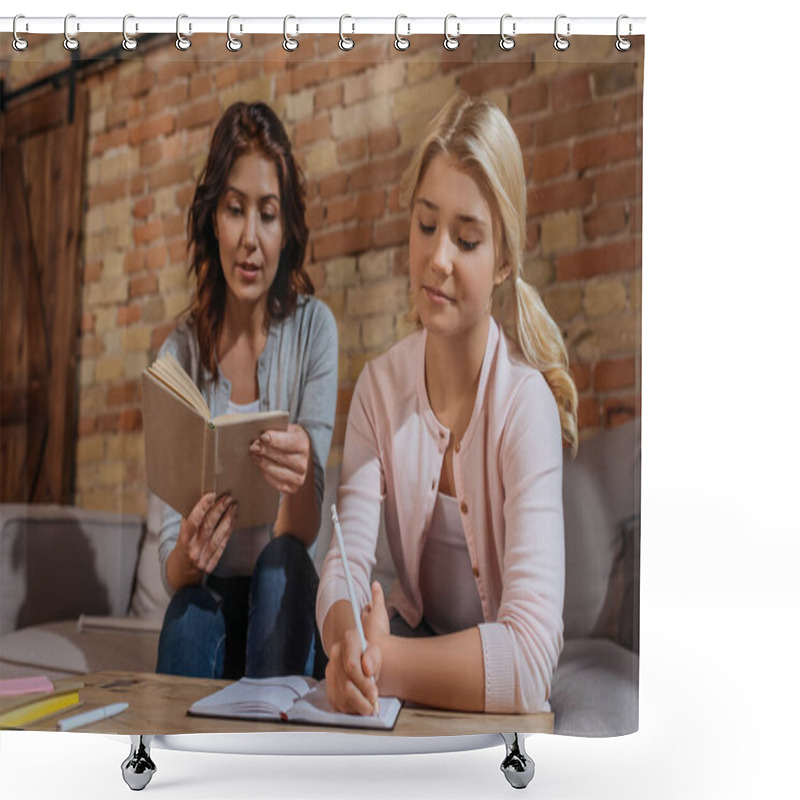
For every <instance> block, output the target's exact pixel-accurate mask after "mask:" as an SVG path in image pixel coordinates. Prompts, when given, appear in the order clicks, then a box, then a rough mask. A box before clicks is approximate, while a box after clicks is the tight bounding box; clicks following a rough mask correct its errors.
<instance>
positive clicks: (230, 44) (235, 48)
mask: <svg viewBox="0 0 800 800" xmlns="http://www.w3.org/2000/svg"><path fill="white" fill-rule="evenodd" d="M235 19H239V17H237V16H236V15H235V14H231V16H229V17H228V41H227V43H226V44H225V47H227V48H228V50H230V51H231V53H237V52H239V50H241V49H242V44H243V42H242V40H241V39H237V38H236V37H235V36H234V35H233V34H232V33H231V22H233V20H235ZM239 30H240V31H241V28H239Z"/></svg>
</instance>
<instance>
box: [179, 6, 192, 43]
mask: <svg viewBox="0 0 800 800" xmlns="http://www.w3.org/2000/svg"><path fill="white" fill-rule="evenodd" d="M188 17H189V15H188V14H178V18H177V19H176V20H175V35H176V36H177V37H178V38H177V39H175V47H177V48H178V50H188V49H189V48H190V47H191V46H192V40H191V39H187V38H186V37H185V36H184V35H183V34H182V33H181V20H182V19H188ZM191 31H192V23H191V22H190V23H189V32H190V33H191Z"/></svg>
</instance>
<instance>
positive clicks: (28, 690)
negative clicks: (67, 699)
mask: <svg viewBox="0 0 800 800" xmlns="http://www.w3.org/2000/svg"><path fill="white" fill-rule="evenodd" d="M52 691H53V683H52V681H51V680H50V678H46V677H45V676H44V675H37V676H36V677H34V678H6V679H5V680H2V681H0V697H11V696H12V695H15V694H33V693H34V692H52Z"/></svg>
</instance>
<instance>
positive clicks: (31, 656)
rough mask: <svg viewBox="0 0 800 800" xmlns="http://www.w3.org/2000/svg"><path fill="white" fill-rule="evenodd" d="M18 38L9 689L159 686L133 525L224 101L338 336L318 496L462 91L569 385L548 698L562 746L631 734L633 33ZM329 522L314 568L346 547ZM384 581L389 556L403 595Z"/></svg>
mask: <svg viewBox="0 0 800 800" xmlns="http://www.w3.org/2000/svg"><path fill="white" fill-rule="evenodd" d="M30 38H31V42H30V45H29V47H28V49H27V50H26V51H20V52H16V51H15V50H14V49H13V48H12V46H11V36H10V35H5V34H4V35H3V36H2V38H0V48H1V49H2V54H1V55H0V71H1V72H2V79H3V89H2V92H3V95H2V201H1V202H2V207H1V208H0V219H1V220H2V262H1V267H2V294H0V298H1V299H2V334H1V335H2V362H1V363H0V366H1V367H2V375H1V376H0V380H1V381H2V383H1V385H0V388H2V399H3V406H2V431H1V433H2V497H0V500H1V501H2V505H1V506H0V508H2V519H1V520H0V522H1V523H2V549H0V557H1V558H2V563H1V564H0V567H1V568H2V577H3V580H2V592H3V604H2V631H0V634H2V645H1V646H0V677H2V678H3V679H14V678H20V677H46V678H49V679H51V680H53V681H55V682H56V683H57V682H58V681H68V682H69V681H80V677H81V676H82V675H84V674H87V673H89V674H91V673H97V672H102V671H108V670H126V671H131V672H143V673H152V672H154V671H155V667H156V651H157V644H158V636H159V629H160V627H161V623H162V620H163V616H164V612H165V609H166V606H167V604H168V602H169V595H168V593H167V592H166V590H165V588H164V585H163V583H162V576H161V570H160V566H159V560H158V545H159V542H158V537H157V534H156V532H154V531H153V530H148V529H147V528H146V526H145V525H144V521H145V519H146V517H147V512H148V508H147V490H146V474H145V453H144V433H143V425H144V422H143V412H142V389H141V386H142V383H141V376H142V372H143V370H144V369H145V368H146V367H148V366H149V365H150V364H151V363H152V362H153V360H154V359H155V356H156V354H157V352H158V350H159V348H160V347H161V345H162V344H163V343H164V341H165V340H166V338H167V337H168V336H169V335H170V333H171V332H172V331H173V330H174V329H175V326H176V321H177V320H178V319H179V317H180V315H181V314H182V313H183V312H184V310H185V309H186V308H187V306H188V304H189V302H190V300H191V297H192V290H193V279H192V278H191V277H190V275H189V274H188V272H187V263H188V261H187V224H186V223H187V213H188V210H189V207H190V204H191V202H192V197H193V194H194V189H195V186H196V183H197V180H198V177H199V174H200V171H201V169H202V167H203V164H204V163H205V159H206V156H207V154H208V149H209V144H210V138H211V133H212V131H213V130H214V127H215V126H216V124H217V122H218V121H219V119H220V117H221V116H222V114H223V112H224V111H225V109H227V108H228V107H229V106H230V105H231V104H233V103H235V102H238V101H245V102H252V101H263V102H265V103H267V104H269V105H270V106H271V107H272V108H273V109H274V110H275V112H276V113H277V114H278V116H279V117H280V119H281V120H282V122H283V124H284V125H285V127H286V130H287V132H288V135H289V138H290V140H291V143H292V147H293V148H294V151H295V153H296V156H297V159H298V162H299V165H300V167H301V170H302V172H303V175H304V177H305V183H306V192H307V202H306V216H307V223H308V227H309V231H310V236H309V242H308V248H307V253H306V259H305V268H306V271H307V273H308V275H309V277H310V279H311V281H312V283H313V285H314V290H315V297H317V298H318V299H319V300H321V301H322V302H323V303H324V304H325V305H326V306H327V307H328V308H329V309H330V311H331V312H332V314H333V317H334V318H335V321H336V327H337V330H338V378H337V404H336V415H335V424H334V428H333V434H332V441H331V446H330V453H329V456H328V459H327V463H326V465H325V479H326V480H325V506H324V508H328V507H329V504H330V502H331V501H332V500H334V499H335V498H336V485H337V482H338V478H339V475H340V471H341V465H342V455H343V447H344V442H345V431H346V424H347V419H348V413H349V411H350V406H351V401H352V399H353V395H354V389H355V386H356V382H357V380H358V378H359V376H360V375H361V373H362V371H363V370H364V368H365V365H366V364H368V363H370V362H371V361H372V360H373V359H375V358H376V357H378V356H379V355H380V354H381V353H383V352H385V351H386V350H388V349H389V348H390V347H392V346H393V345H395V344H396V343H397V342H400V341H401V340H403V339H404V338H405V337H407V336H409V335H412V334H413V331H414V329H415V322H414V320H413V319H412V318H411V317H410V316H409V314H408V311H409V296H408V295H409V274H408V259H409V251H408V238H409V213H408V210H407V209H406V208H405V207H404V206H403V204H402V198H401V192H400V180H401V177H402V175H403V173H404V171H405V170H406V168H407V167H408V165H409V162H410V159H411V156H412V154H413V152H414V149H415V148H416V146H417V145H418V144H419V142H420V140H421V138H422V136H423V134H424V132H425V129H426V126H427V125H428V123H429V122H430V121H431V119H432V117H433V116H434V115H435V114H436V112H437V111H438V110H439V109H440V108H441V107H442V106H443V105H444V104H446V103H447V101H448V100H450V98H451V97H452V96H453V95H454V94H455V93H457V92H466V93H467V94H469V95H470V96H472V97H473V98H479V99H486V100H489V101H490V102H491V103H493V104H494V105H496V106H497V107H498V108H499V109H500V111H501V112H502V113H503V114H504V115H505V117H506V118H507V119H508V120H509V121H510V123H511V126H512V128H513V131H514V133H515V135H516V137H517V139H518V141H519V145H520V148H521V151H522V155H523V161H524V169H525V175H526V192H527V219H526V227H525V242H524V262H523V274H522V277H523V278H524V279H525V280H526V281H527V282H529V283H530V284H531V285H533V286H534V287H535V288H536V290H537V291H538V294H539V295H540V297H541V299H542V301H543V303H544V306H545V308H546V309H547V311H548V312H549V314H550V315H551V317H552V318H553V320H554V321H555V323H556V324H557V326H558V328H559V330H560V332H561V335H562V337H563V339H564V342H565V344H566V348H567V352H568V356H569V369H570V373H571V376H572V379H573V381H574V383H575V387H576V390H577V393H578V409H577V423H578V432H579V446H578V451H577V455H576V456H575V458H574V459H573V458H572V457H571V456H570V454H569V453H568V452H567V450H565V451H564V458H563V462H564V467H563V508H564V529H565V534H564V536H565V540H564V541H565V547H564V553H565V566H564V570H565V581H564V601H563V613H562V619H563V642H562V643H560V644H561V646H560V656H559V659H558V664H557V667H556V669H555V674H554V676H553V679H552V686H551V690H550V696H549V698H548V705H547V708H546V711H549V712H550V713H552V718H551V720H550V725H551V728H552V730H554V731H555V732H556V733H563V734H567V735H584V736H613V735H620V734H626V733H631V732H633V731H635V730H637V728H638V658H639V655H638V650H639V639H638V596H639V545H640V526H639V463H640V462H639V458H640V418H641V337H640V330H641V297H642V291H641V287H642V261H641V228H642V208H641V194H642V193H641V189H642V180H641V174H642V172H641V171H642V98H643V65H644V39H643V37H641V36H634V37H632V38H631V42H632V46H631V47H630V49H627V50H624V49H618V48H616V47H615V41H616V40H615V37H614V36H613V35H609V36H582V37H580V36H579V37H573V39H572V41H571V42H570V43H569V47H568V48H566V49H560V47H559V46H556V47H554V37H553V36H552V35H551V36H544V35H530V36H518V37H516V40H515V41H514V46H513V47H512V48H510V49H504V48H501V47H499V46H498V36H497V35H492V36H489V35H457V34H456V32H455V30H453V31H451V32H449V33H448V35H447V39H446V40H449V41H451V43H452V41H453V39H455V40H456V41H457V42H458V46H457V47H455V48H453V49H451V47H452V44H451V46H450V47H443V46H442V45H443V36H442V35H438V36H434V35H417V36H411V37H409V41H410V46H408V47H407V48H405V49H403V46H402V45H400V46H399V47H395V46H394V43H395V39H394V38H393V37H391V36H385V35H358V34H357V33H356V34H355V35H351V36H350V37H345V38H352V41H353V46H352V47H350V48H349V49H345V48H342V47H340V46H339V43H340V41H341V38H340V37H337V36H333V35H321V34H304V35H303V34H301V35H299V36H297V37H296V38H297V40H298V41H299V46H298V47H297V48H296V49H294V50H291V49H290V48H291V45H290V46H289V48H286V47H284V43H285V40H284V39H283V38H281V37H280V36H267V35H254V34H246V35H242V36H240V37H239V38H240V39H241V42H242V46H241V47H240V48H239V49H236V48H235V46H234V47H233V48H231V49H229V48H226V38H225V36H224V35H223V36H221V35H219V34H199V33H195V34H192V35H191V38H190V41H191V46H190V47H188V48H186V49H181V48H180V47H176V36H175V35H168V34H148V35H142V36H140V37H138V39H139V41H138V45H137V46H136V47H135V49H131V50H124V49H123V48H121V47H120V46H119V39H120V36H119V34H90V33H85V34H81V35H80V37H79V39H80V46H79V48H78V49H77V50H73V51H72V52H68V50H66V49H65V48H64V47H63V42H62V39H61V38H59V37H57V36H48V37H30ZM181 38H184V39H185V40H187V41H188V40H189V32H188V31H185V37H181V36H180V35H179V36H178V39H179V40H180V39H181ZM512 304H513V303H512V295H511V291H510V289H509V287H508V286H501V287H500V290H499V291H498V293H497V294H496V295H495V297H494V298H493V305H492V313H493V315H494V317H495V318H496V319H497V321H498V322H499V324H500V325H501V326H503V327H505V328H506V329H509V330H510V329H511V328H512V327H513V320H512V315H513V308H512ZM321 516H322V526H321V531H320V534H319V537H318V539H317V542H316V544H315V545H314V549H312V551H311V555H312V556H313V559H314V563H315V566H316V567H317V569H320V568H321V566H322V563H323V560H324V557H325V554H326V553H327V550H328V543H329V541H330V538H331V536H330V521H329V520H327V519H326V517H327V514H324V513H323V514H322V515H321ZM397 555H398V554H397V552H396V551H395V552H394V556H395V557H396V556H397ZM498 558H500V559H502V555H500V556H498ZM66 564H72V565H74V566H73V567H72V568H71V569H70V570H65V569H64V566H65V565H66ZM395 572H396V566H395V564H394V562H393V553H392V552H390V548H389V547H388V546H387V545H386V544H385V543H382V544H380V543H379V547H378V552H377V563H376V566H375V573H374V575H375V577H377V578H378V579H379V580H381V582H382V583H383V584H384V585H385V586H386V589H387V592H388V591H389V590H390V588H391V586H392V584H393V581H394V579H395ZM65 713H66V712H65ZM489 717H490V715H487V722H486V728H485V730H486V731H494V730H495V728H494V727H493V723H492V722H491V720H490V718H489ZM120 719H122V718H120ZM52 723H53V719H52V718H51V719H50V721H49V722H42V723H39V724H40V725H42V726H44V727H40V728H39V729H42V730H44V729H53V728H52ZM32 724H34V723H32ZM47 725H50V726H51V727H50V728H47ZM207 725H208V727H207V730H212V731H213V730H215V727H214V724H213V720H212V721H208V722H207ZM478 728H480V724H478ZM119 729H120V730H124V726H123V725H122V724H121V723H120V727H119ZM125 732H128V731H127V730H125ZM131 732H133V731H131ZM138 732H141V733H147V732H148V731H138ZM153 732H158V731H153ZM447 732H448V733H453V734H458V733H461V732H463V731H462V730H461V729H460V728H459V726H458V723H457V722H454V723H453V726H452V730H450V729H448V731H447Z"/></svg>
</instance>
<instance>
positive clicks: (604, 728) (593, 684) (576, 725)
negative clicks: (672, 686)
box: [550, 639, 639, 736]
mask: <svg viewBox="0 0 800 800" xmlns="http://www.w3.org/2000/svg"><path fill="white" fill-rule="evenodd" d="M550 707H551V708H552V710H553V715H554V717H555V721H554V729H555V733H562V734H566V735H568V736H622V735H624V734H627V733H633V732H635V731H637V730H638V729H639V656H638V655H636V653H633V652H631V651H630V650H628V649H626V648H625V647H622V646H620V645H618V644H616V643H615V642H612V641H609V640H608V639H576V640H572V641H567V642H565V643H564V650H563V652H562V653H561V658H560V659H559V662H558V667H557V668H556V673H555V676H554V677H553V687H552V690H551V692H550Z"/></svg>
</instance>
